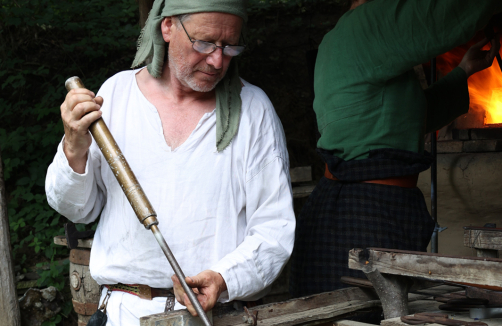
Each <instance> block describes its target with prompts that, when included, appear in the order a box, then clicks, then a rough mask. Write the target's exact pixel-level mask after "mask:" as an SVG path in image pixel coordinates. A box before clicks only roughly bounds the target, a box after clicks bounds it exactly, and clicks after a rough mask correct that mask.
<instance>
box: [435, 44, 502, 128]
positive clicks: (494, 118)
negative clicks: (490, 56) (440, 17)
mask: <svg viewBox="0 0 502 326" xmlns="http://www.w3.org/2000/svg"><path fill="white" fill-rule="evenodd" d="M478 40H479V38H478ZM476 42H477V40H476V41H471V42H470V43H469V44H466V45H464V46H460V47H458V48H455V49H453V50H452V51H450V52H448V53H446V54H443V55H442V56H440V57H439V58H438V60H437V66H438V69H439V73H440V74H442V75H446V74H447V73H448V72H450V71H451V70H452V69H453V68H455V67H456V66H457V65H458V64H459V63H460V61H461V60H462V58H463V56H464V54H465V52H466V51H467V49H469V47H470V46H471V45H473V44H475V43H476ZM489 49H490V45H487V46H485V47H484V48H483V50H489ZM468 85H469V96H470V100H471V103H470V107H471V109H473V110H482V111H484V113H485V124H486V125H488V124H498V123H502V71H501V70H500V66H499V64H498V62H497V60H495V61H494V63H493V65H492V66H491V67H490V68H488V69H485V70H483V71H480V72H478V73H476V74H474V75H472V76H471V77H470V78H469V81H468Z"/></svg>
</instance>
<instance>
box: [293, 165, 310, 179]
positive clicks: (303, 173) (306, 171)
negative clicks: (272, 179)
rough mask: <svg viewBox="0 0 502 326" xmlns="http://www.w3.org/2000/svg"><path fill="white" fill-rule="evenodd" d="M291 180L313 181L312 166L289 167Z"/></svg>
mask: <svg viewBox="0 0 502 326" xmlns="http://www.w3.org/2000/svg"><path fill="white" fill-rule="evenodd" d="M289 175H290V176H291V182H309V181H312V168H311V167H310V166H300V167H297V168H292V169H289Z"/></svg>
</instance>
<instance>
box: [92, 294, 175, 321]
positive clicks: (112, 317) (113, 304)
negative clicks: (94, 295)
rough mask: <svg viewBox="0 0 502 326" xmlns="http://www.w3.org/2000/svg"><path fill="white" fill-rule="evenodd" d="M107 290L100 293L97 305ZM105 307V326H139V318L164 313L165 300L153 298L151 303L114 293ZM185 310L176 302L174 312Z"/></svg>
mask: <svg viewBox="0 0 502 326" xmlns="http://www.w3.org/2000/svg"><path fill="white" fill-rule="evenodd" d="M106 291H107V289H106V288H104V289H103V290H102V292H101V299H100V300H99V303H100V305H101V303H103V301H104V300H105V297H106ZM106 302H107V306H106V316H107V317H108V318H107V321H106V326H139V323H140V320H139V319H140V318H141V317H145V316H149V315H153V314H159V313H161V312H164V310H165V306H166V298H161V297H159V298H153V299H152V301H149V300H144V299H140V298H139V297H137V296H135V295H132V294H129V293H125V292H119V291H114V292H112V294H111V295H110V297H109V298H108V300H107V301H106ZM180 309H185V307H184V306H182V305H181V304H180V303H178V302H176V304H175V306H174V310H180Z"/></svg>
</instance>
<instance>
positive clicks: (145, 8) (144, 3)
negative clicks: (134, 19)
mask: <svg viewBox="0 0 502 326" xmlns="http://www.w3.org/2000/svg"><path fill="white" fill-rule="evenodd" d="M138 5H139V26H140V27H141V28H143V27H145V22H146V19H147V18H148V13H149V12H150V10H151V9H152V6H153V0H138Z"/></svg>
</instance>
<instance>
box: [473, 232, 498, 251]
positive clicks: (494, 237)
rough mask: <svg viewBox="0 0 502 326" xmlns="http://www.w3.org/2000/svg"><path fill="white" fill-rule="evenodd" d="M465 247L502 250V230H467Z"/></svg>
mask: <svg viewBox="0 0 502 326" xmlns="http://www.w3.org/2000/svg"><path fill="white" fill-rule="evenodd" d="M464 246H466V247H469V248H476V249H491V250H502V229H487V230H483V229H481V228H480V229H475V228H473V229H466V230H464Z"/></svg>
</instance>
